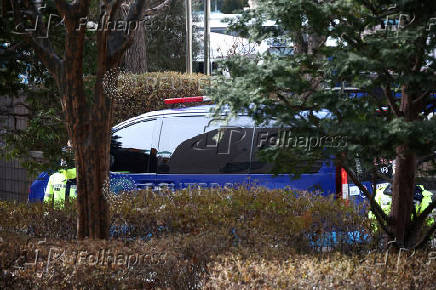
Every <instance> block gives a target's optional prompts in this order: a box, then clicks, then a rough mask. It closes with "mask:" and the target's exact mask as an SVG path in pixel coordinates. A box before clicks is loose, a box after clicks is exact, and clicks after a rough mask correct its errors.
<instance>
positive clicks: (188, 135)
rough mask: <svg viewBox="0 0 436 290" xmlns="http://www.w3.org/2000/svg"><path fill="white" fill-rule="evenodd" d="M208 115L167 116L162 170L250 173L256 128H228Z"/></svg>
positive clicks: (161, 146) (160, 164)
mask: <svg viewBox="0 0 436 290" xmlns="http://www.w3.org/2000/svg"><path fill="white" fill-rule="evenodd" d="M211 120H212V119H210V118H207V117H204V116H202V117H194V116H189V117H174V118H165V119H163V125H162V132H161V137H160V141H159V153H158V159H159V165H158V172H159V173H176V174H223V173H224V174H226V173H227V174H231V173H234V174H236V173H248V168H249V165H250V146H251V142H252V136H253V128H242V127H224V126H222V125H223V123H222V122H211Z"/></svg>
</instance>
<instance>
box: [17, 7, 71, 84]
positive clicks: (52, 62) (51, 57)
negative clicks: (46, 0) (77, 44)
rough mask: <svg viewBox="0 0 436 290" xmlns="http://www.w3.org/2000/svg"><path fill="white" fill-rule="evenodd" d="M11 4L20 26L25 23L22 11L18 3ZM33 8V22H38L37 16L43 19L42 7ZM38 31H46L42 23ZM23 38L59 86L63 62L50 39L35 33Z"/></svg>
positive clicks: (25, 35)
mask: <svg viewBox="0 0 436 290" xmlns="http://www.w3.org/2000/svg"><path fill="white" fill-rule="evenodd" d="M10 3H11V7H12V9H13V12H14V16H15V23H16V25H17V26H18V25H20V24H22V23H23V18H22V17H21V15H22V14H21V13H22V11H21V10H20V7H19V5H18V3H17V2H15V1H12V0H11V1H10ZM38 5H39V4H38ZM32 8H33V15H32V16H33V20H34V22H36V21H37V20H38V19H39V18H38V17H37V16H39V17H41V14H40V9H39V8H40V7H38V6H34V5H33V3H32ZM35 17H36V19H35ZM37 24H39V23H37ZM37 29H38V30H39V31H40V29H44V24H43V23H42V21H41V24H40V25H37ZM23 36H24V39H25V41H26V42H28V43H29V44H30V45H31V46H32V48H33V49H34V50H35V52H36V54H37V55H39V56H40V59H41V62H42V63H43V64H44V65H45V66H46V67H47V69H48V70H49V71H50V73H51V74H52V75H53V77H54V78H55V80H56V81H57V83H58V85H59V81H60V77H61V75H62V72H63V60H62V59H61V58H60V57H59V56H58V55H57V54H56V52H55V51H54V49H53V47H52V44H51V42H50V40H49V39H48V38H41V37H38V36H36V35H35V34H33V33H28V34H23Z"/></svg>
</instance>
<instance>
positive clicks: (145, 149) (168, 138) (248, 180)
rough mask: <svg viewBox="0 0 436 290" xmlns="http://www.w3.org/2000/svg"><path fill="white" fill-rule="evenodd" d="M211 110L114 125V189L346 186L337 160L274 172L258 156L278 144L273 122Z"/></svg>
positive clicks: (331, 190)
mask: <svg viewBox="0 0 436 290" xmlns="http://www.w3.org/2000/svg"><path fill="white" fill-rule="evenodd" d="M185 99H186V98H185ZM185 101H186V100H183V99H178V100H175V101H174V102H185ZM196 101H198V100H196ZM212 108H213V106H212V105H200V106H195V107H188V108H181V109H167V110H161V111H155V112H148V113H145V114H143V115H140V116H138V117H135V118H131V119H129V120H127V121H125V122H122V123H120V124H118V125H116V126H115V127H114V128H113V129H112V140H111V150H110V152H111V153H110V154H111V156H110V171H111V172H110V180H111V182H110V184H111V189H112V191H114V192H117V191H120V190H126V189H127V190H129V189H132V190H133V189H148V188H150V189H153V190H156V189H160V188H164V187H166V188H170V189H183V188H187V187H190V186H202V187H233V186H238V185H248V186H251V185H256V186H264V187H266V188H269V189H275V188H285V187H290V188H292V189H297V190H311V191H313V190H318V191H320V192H321V193H322V194H324V195H329V194H339V195H340V194H341V192H342V189H343V188H345V187H344V186H343V185H342V184H343V183H344V181H345V180H346V176H345V177H344V173H343V172H341V169H340V168H336V167H335V166H334V162H333V160H323V161H319V162H316V163H315V164H312V166H311V167H310V168H306V167H307V166H306V164H301V166H302V167H304V168H305V171H304V173H302V174H301V175H300V176H299V177H298V178H293V177H292V176H291V175H289V174H278V175H273V174H271V169H272V164H269V163H267V162H263V161H262V160H260V158H259V156H258V155H259V154H258V152H259V151H260V150H262V149H263V148H265V147H267V146H271V145H272V144H274V143H275V142H277V139H278V135H279V134H280V129H279V128H277V127H274V125H273V123H272V122H271V124H264V125H261V126H256V125H255V122H254V120H253V119H252V118H250V117H248V116H246V115H244V114H240V115H238V116H237V117H234V118H232V119H228V118H227V117H226V116H225V115H223V116H221V117H216V116H213V115H212V114H211V113H210V112H211V109H212ZM48 178H49V174H48V173H47V172H44V173H41V175H40V176H39V177H38V178H37V180H35V181H34V182H33V184H32V185H31V188H30V193H29V201H40V200H43V196H44V189H45V187H46V186H47V183H48Z"/></svg>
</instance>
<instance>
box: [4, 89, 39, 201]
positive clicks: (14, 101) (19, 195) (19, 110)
mask: <svg viewBox="0 0 436 290" xmlns="http://www.w3.org/2000/svg"><path fill="white" fill-rule="evenodd" d="M24 101H25V97H23V96H22V97H18V98H10V97H4V96H3V97H0V132H2V131H4V129H24V128H26V126H27V116H26V115H27V113H28V111H27V109H26V107H25V106H24V105H23V103H24ZM1 144H2V140H1V134H0V150H1ZM33 179H34V177H33V176H30V175H29V174H27V171H26V170H25V169H24V168H22V167H21V166H20V162H19V160H4V159H1V158H0V200H16V201H26V200H27V195H28V192H29V186H30V184H31V182H32V180H33Z"/></svg>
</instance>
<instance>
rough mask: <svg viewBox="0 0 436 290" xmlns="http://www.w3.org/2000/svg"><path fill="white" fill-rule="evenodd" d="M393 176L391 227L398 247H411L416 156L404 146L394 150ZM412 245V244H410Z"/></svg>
mask: <svg viewBox="0 0 436 290" xmlns="http://www.w3.org/2000/svg"><path fill="white" fill-rule="evenodd" d="M396 154H397V157H396V159H395V167H396V168H395V175H394V180H393V194H392V209H391V216H392V222H393V224H392V226H393V231H392V232H393V233H394V235H395V238H396V241H397V244H398V246H400V247H410V246H413V243H414V241H413V240H414V238H413V237H410V236H409V235H408V228H409V226H410V224H411V216H412V212H413V210H414V209H413V193H414V189H415V173H416V154H415V153H412V152H409V151H408V147H407V146H406V145H401V146H398V147H397V148H396ZM411 243H412V244H411Z"/></svg>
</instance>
